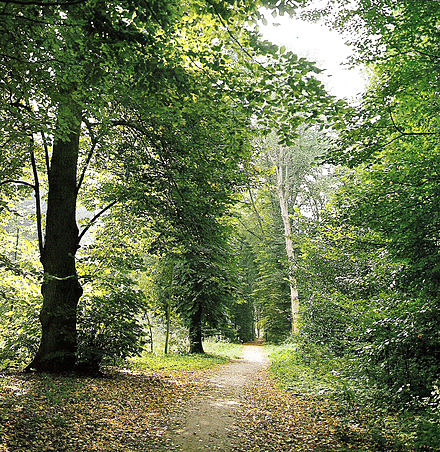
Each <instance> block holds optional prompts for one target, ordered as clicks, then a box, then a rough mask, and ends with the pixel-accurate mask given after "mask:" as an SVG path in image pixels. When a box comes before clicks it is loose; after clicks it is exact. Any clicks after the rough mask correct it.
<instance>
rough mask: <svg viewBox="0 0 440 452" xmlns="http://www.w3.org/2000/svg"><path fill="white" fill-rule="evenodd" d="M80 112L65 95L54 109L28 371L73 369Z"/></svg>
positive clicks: (79, 290)
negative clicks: (35, 340)
mask: <svg viewBox="0 0 440 452" xmlns="http://www.w3.org/2000/svg"><path fill="white" fill-rule="evenodd" d="M80 129H81V110H80V108H79V107H78V105H76V104H75V102H74V101H73V100H71V99H69V96H65V98H64V99H63V100H62V101H61V102H60V105H59V107H58V117H57V129H56V134H55V138H54V144H53V150H52V159H51V165H50V170H49V174H48V181H49V190H48V200H47V215H46V236H45V243H44V247H43V250H42V253H41V262H42V264H43V270H44V280H43V284H42V287H41V293H42V295H43V307H42V310H41V312H40V322H41V327H42V336H41V342H40V346H39V349H38V351H37V354H36V356H35V358H34V359H33V361H32V362H31V363H30V364H29V366H28V369H36V370H38V371H49V372H60V371H69V370H73V369H74V368H75V365H76V352H77V330H76V319H77V306H78V302H79V299H80V297H81V295H82V288H81V285H80V283H79V281H78V275H77V272H76V264H75V254H76V251H77V249H78V241H79V240H78V226H77V223H76V198H77V184H76V173H77V164H78V153H79V138H80Z"/></svg>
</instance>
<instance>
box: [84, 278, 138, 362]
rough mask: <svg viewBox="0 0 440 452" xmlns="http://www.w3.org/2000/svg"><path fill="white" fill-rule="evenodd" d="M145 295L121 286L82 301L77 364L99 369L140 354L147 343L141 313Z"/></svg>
mask: <svg viewBox="0 0 440 452" xmlns="http://www.w3.org/2000/svg"><path fill="white" fill-rule="evenodd" d="M144 308H145V297H144V295H143V294H142V293H141V292H139V291H136V290H133V289H132V288H130V287H126V286H123V285H120V287H117V288H115V289H113V291H111V292H110V291H108V290H104V291H103V292H102V293H99V294H96V293H95V294H92V295H90V296H88V297H86V298H84V299H82V300H81V302H80V306H79V313H78V357H79V359H78V361H79V364H80V365H81V366H85V367H90V368H92V369H97V368H99V366H100V365H101V364H104V363H110V362H112V361H113V362H116V361H117V360H123V359H125V358H127V357H128V356H134V355H136V354H138V353H139V352H140V351H141V349H142V347H143V345H144V344H145V342H146V338H145V334H144V328H143V325H142V319H141V313H142V311H143V310H144Z"/></svg>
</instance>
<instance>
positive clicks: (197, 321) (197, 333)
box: [189, 304, 205, 353]
mask: <svg viewBox="0 0 440 452" xmlns="http://www.w3.org/2000/svg"><path fill="white" fill-rule="evenodd" d="M189 352H190V353H205V352H204V350H203V344H202V307H201V305H200V304H199V306H198V308H197V310H196V312H195V313H194V315H193V316H192V318H191V324H190V326H189Z"/></svg>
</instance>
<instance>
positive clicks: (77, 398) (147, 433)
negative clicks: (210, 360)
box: [0, 372, 197, 452]
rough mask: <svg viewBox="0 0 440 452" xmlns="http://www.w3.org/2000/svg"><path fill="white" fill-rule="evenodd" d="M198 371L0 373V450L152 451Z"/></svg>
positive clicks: (187, 397)
mask: <svg viewBox="0 0 440 452" xmlns="http://www.w3.org/2000/svg"><path fill="white" fill-rule="evenodd" d="M195 380H197V375H196V374H195V373H191V374H190V375H186V374H185V373H181V374H179V375H160V374H148V373H141V372H137V373H128V372H127V373H123V372H115V373H113V374H112V375H111V376H108V377H106V378H99V379H96V378H95V379H93V378H81V377H66V376H48V375H0V451H2V452H12V451H14V452H15V451H23V452H24V451H26V452H34V451H35V452H36V451H38V452H43V451H140V450H142V451H150V450H157V448H159V444H161V443H162V442H163V439H164V437H165V436H166V433H167V428H168V427H167V425H166V421H165V419H166V416H167V413H168V412H169V410H172V409H175V407H176V406H178V405H180V404H182V403H183V402H185V401H186V400H187V399H189V398H190V397H191V395H192V394H193V392H194V387H195Z"/></svg>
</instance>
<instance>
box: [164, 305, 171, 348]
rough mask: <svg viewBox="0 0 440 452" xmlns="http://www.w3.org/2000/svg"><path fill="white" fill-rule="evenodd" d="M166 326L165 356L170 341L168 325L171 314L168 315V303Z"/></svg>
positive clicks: (168, 306) (168, 307)
mask: <svg viewBox="0 0 440 452" xmlns="http://www.w3.org/2000/svg"><path fill="white" fill-rule="evenodd" d="M166 315H167V319H166V321H167V325H166V332H165V350H164V353H165V355H167V354H168V344H169V341H170V323H171V313H170V303H169V302H168V303H167V314H166Z"/></svg>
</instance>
